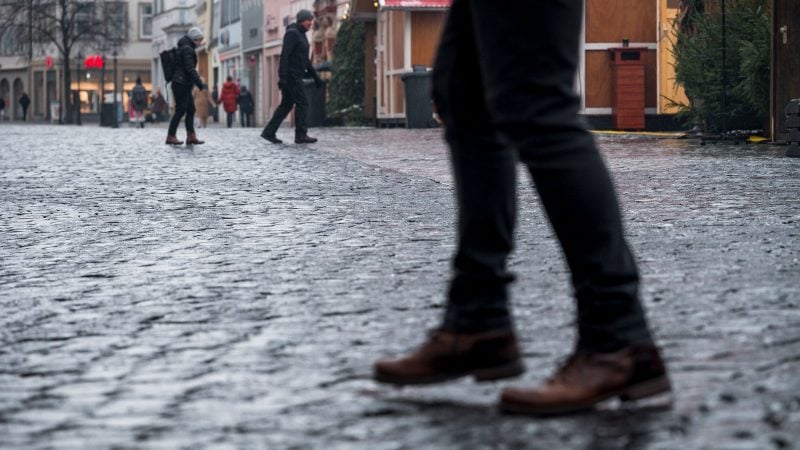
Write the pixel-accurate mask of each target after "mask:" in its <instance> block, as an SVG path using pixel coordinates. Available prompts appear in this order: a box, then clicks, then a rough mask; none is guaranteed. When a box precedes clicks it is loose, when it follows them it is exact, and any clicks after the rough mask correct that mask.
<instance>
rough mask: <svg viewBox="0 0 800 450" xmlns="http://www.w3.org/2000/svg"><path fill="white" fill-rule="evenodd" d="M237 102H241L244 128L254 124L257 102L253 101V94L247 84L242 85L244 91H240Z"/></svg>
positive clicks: (241, 118) (241, 120) (240, 112)
mask: <svg viewBox="0 0 800 450" xmlns="http://www.w3.org/2000/svg"><path fill="white" fill-rule="evenodd" d="M236 102H237V103H238V104H239V120H240V122H241V124H242V128H245V127H248V128H249V127H251V126H253V111H254V110H255V102H254V101H253V94H251V93H250V91H248V90H247V86H242V91H241V93H239V98H238V99H237V100H236Z"/></svg>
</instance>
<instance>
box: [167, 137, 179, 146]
mask: <svg viewBox="0 0 800 450" xmlns="http://www.w3.org/2000/svg"><path fill="white" fill-rule="evenodd" d="M166 144H167V145H182V144H183V141H179V140H178V138H176V137H175V136H173V135H169V136H167V142H166Z"/></svg>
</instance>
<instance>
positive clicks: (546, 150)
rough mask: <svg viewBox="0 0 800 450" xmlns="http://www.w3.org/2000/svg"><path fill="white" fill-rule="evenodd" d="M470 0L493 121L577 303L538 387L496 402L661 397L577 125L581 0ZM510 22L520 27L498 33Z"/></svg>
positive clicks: (618, 244)
mask: <svg viewBox="0 0 800 450" xmlns="http://www.w3.org/2000/svg"><path fill="white" fill-rule="evenodd" d="M470 3H471V5H472V7H473V8H474V14H473V16H472V17H473V18H474V28H475V39H476V42H477V46H478V52H479V54H480V58H479V60H480V63H481V73H482V75H483V76H484V80H485V85H486V99H487V105H488V108H489V111H490V115H491V117H492V123H493V124H494V126H495V128H496V130H497V131H498V132H499V134H500V136H501V137H502V138H503V139H504V140H505V141H506V142H508V143H509V144H511V145H513V146H514V147H515V148H517V149H518V151H519V154H520V160H521V161H522V162H524V163H525V164H526V165H527V166H528V168H529V170H530V172H531V174H532V175H533V178H534V182H535V185H536V188H537V190H538V192H539V195H540V197H541V200H542V203H543V205H544V207H545V209H546V211H547V214H548V217H549V219H550V221H551V223H552V225H553V228H554V230H555V232H556V234H557V236H558V239H559V241H560V243H561V246H562V248H563V250H564V254H565V256H566V259H567V263H568V265H569V268H570V271H571V273H572V283H573V286H574V289H575V296H576V298H577V303H578V305H577V310H578V342H577V349H576V352H575V354H574V355H573V356H572V357H571V358H570V359H569V360H568V362H567V364H565V365H564V366H563V367H562V368H561V369H559V371H558V373H557V374H556V375H555V376H554V377H552V378H551V379H550V380H549V381H547V382H546V383H544V384H543V385H542V386H539V387H536V388H534V389H507V390H506V391H504V393H503V396H502V403H501V405H502V406H503V408H504V409H505V410H507V411H511V412H526V413H533V414H560V413H567V412H572V411H576V410H580V409H586V408H591V407H593V406H594V405H595V404H597V403H598V402H600V401H602V400H605V399H608V398H611V397H617V396H619V397H620V398H622V399H623V400H625V399H635V398H642V397H647V396H651V395H655V394H658V393H662V392H667V391H669V389H670V387H669V380H668V378H667V374H666V369H665V367H664V364H663V362H662V361H661V358H660V355H659V353H658V350H657V349H656V348H655V347H654V345H653V341H652V337H651V335H650V332H649V330H648V327H647V322H646V319H645V316H644V312H643V310H642V306H641V303H640V301H639V297H638V284H639V275H638V271H637V268H636V265H635V263H634V259H633V256H632V255H631V252H630V250H629V249H628V246H627V244H626V242H625V238H624V236H623V228H622V220H621V214H620V211H619V206H618V203H617V199H616V195H615V193H614V188H613V185H612V182H611V178H610V176H609V174H608V171H607V169H606V167H605V165H604V163H603V160H602V158H601V157H600V155H599V153H598V151H597V148H596V147H595V145H594V141H593V139H592V137H591V135H590V134H589V133H588V132H587V131H586V130H585V129H584V127H583V125H582V123H581V122H580V120H579V119H578V117H577V111H578V108H579V101H578V97H577V96H576V95H575V93H574V88H573V86H574V79H575V78H574V77H575V73H576V67H577V58H578V50H579V42H578V41H579V38H580V25H581V16H582V11H583V1H582V0H552V1H549V2H544V3H531V2H514V1H510V0H508V1H499V2H492V3H491V4H489V3H487V2H481V1H478V0H470ZM519 17H525V18H526V20H528V22H527V23H526V25H525V26H519V27H499V26H498V24H507V23H514V22H515V20H517V19H518V18H519Z"/></svg>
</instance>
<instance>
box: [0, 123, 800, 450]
mask: <svg viewBox="0 0 800 450" xmlns="http://www.w3.org/2000/svg"><path fill="white" fill-rule="evenodd" d="M88 131H91V133H89V132H88ZM163 131H164V130H161V129H145V130H130V129H120V130H110V129H102V128H95V127H89V126H85V127H83V128H77V127H55V126H25V127H19V126H6V125H3V127H2V133H0V194H1V195H0V262H1V263H0V308H2V311H3V314H2V318H0V337H2V343H3V346H2V348H0V436H1V437H0V447H3V448H6V447H7V448H49V447H63V448H86V446H87V445H91V446H93V447H97V448H114V447H116V448H130V447H144V448H151V447H152V448H212V447H214V448H219V447H221V448H270V449H273V448H274V449H284V448H334V449H337V448H346V449H351V448H363V449H412V448H413V449H417V448H597V449H600V448H603V449H605V448H628V449H640V448H659V449H662V448H663V449H674V448H687V449H689V448H736V449H768V448H781V449H782V448H793V446H796V445H797V444H796V443H797V442H798V440H800V394H798V393H799V392H800V377H798V376H797V374H798V373H800V284H798V282H797V280H798V279H800V232H798V224H800V177H798V176H797V175H798V173H800V172H798V166H797V164H798V162H797V161H798V160H796V159H789V158H785V157H783V151H782V149H777V148H773V147H769V146H729V145H725V146H715V145H705V146H702V147H701V146H699V145H698V144H697V143H693V142H689V141H682V140H653V139H645V138H640V137H630V136H628V137H626V136H618V137H613V138H612V137H599V138H598V139H599V142H600V146H601V149H602V151H603V155H604V157H605V158H606V161H607V162H608V165H609V167H610V169H611V172H612V175H613V177H614V180H615V183H616V185H617V188H618V191H619V196H620V200H621V203H622V206H623V210H624V211H623V213H624V215H625V218H626V220H627V221H626V225H627V234H628V236H629V239H630V241H631V243H632V246H633V248H634V250H635V252H636V254H637V256H638V258H639V262H640V267H641V270H642V276H643V285H642V288H643V292H642V294H643V297H644V300H645V303H646V305H647V307H648V314H649V317H650V319H651V322H652V325H653V328H654V331H655V333H656V335H657V336H658V339H659V342H660V343H661V344H662V345H663V347H664V353H665V356H666V358H667V360H668V363H669V365H670V368H671V370H672V377H673V383H674V386H675V389H676V391H675V399H674V400H675V404H674V407H673V408H672V409H671V410H664V409H663V408H640V409H628V408H625V407H620V408H617V409H614V408H611V409H606V410H602V411H598V412H593V413H586V414H579V415H576V416H572V417H565V418H555V419H548V420H537V419H532V418H527V417H506V416H502V415H500V414H499V413H497V412H496V410H495V407H494V404H495V401H496V398H497V394H498V392H499V390H500V389H501V388H502V387H504V386H507V385H511V384H525V383H533V382H534V381H536V380H540V379H541V378H543V377H546V376H547V375H549V374H550V372H551V370H552V367H553V365H554V364H556V363H557V361H558V360H559V358H561V357H562V356H563V355H564V354H566V353H567V352H568V350H569V349H570V346H571V340H572V339H573V338H574V336H573V334H572V333H573V331H572V327H571V323H572V320H573V310H572V308H573V305H572V302H571V300H570V291H569V275H568V273H567V271H566V269H565V267H564V264H563V262H562V260H561V254H560V250H559V248H558V246H557V243H556V242H555V240H554V239H553V237H552V231H551V230H550V228H549V225H548V224H547V222H546V219H545V217H544V215H543V214H542V212H541V210H540V209H539V207H538V200H537V198H536V195H535V192H534V190H533V189H532V187H531V186H530V185H529V183H525V180H527V178H525V176H521V177H520V180H521V181H522V187H521V189H520V194H519V196H520V200H521V201H520V205H521V210H520V213H519V227H518V231H517V235H518V239H517V250H516V251H515V253H514V254H513V257H512V260H511V261H510V262H509V264H510V266H511V267H512V269H513V271H514V272H517V273H520V274H528V275H529V276H525V277H521V279H520V281H518V282H517V283H516V284H515V285H514V286H513V288H512V289H513V297H514V310H515V314H516V318H517V327H518V329H519V333H520V338H521V341H522V346H523V351H524V352H525V353H524V354H525V359H526V364H527V365H528V367H529V369H528V372H527V373H526V374H525V375H524V376H522V377H521V378H520V379H519V380H517V381H514V382H509V383H489V384H474V383H472V382H469V381H459V382H454V383H451V384H447V385H443V386H439V387H433V388H413V389H410V388H409V389H404V390H394V389H387V388H384V387H382V386H377V385H375V384H374V383H372V382H371V381H370V380H369V374H370V368H371V364H372V362H373V360H374V359H375V358H376V357H378V356H383V355H387V354H393V353H397V352H399V351H402V350H404V349H407V348H409V347H411V346H413V345H415V344H417V343H419V342H420V341H421V340H422V339H423V337H424V330H425V329H427V328H429V327H431V326H433V325H435V323H436V320H437V319H438V318H439V316H440V314H441V311H442V310H441V308H442V304H443V296H444V292H445V289H446V284H447V280H448V278H449V275H450V274H449V257H450V255H451V253H452V251H453V241H454V235H453V229H454V224H453V217H454V209H453V203H454V201H453V189H452V183H453V181H452V178H451V176H450V172H449V163H448V157H447V149H446V147H445V146H444V144H443V141H442V136H441V132H440V131H439V130H414V131H411V130H402V129H381V130H376V129H347V128H343V129H321V130H319V132H318V133H317V135H318V137H319V138H320V142H319V143H318V144H315V145H311V146H304V147H300V146H294V145H286V146H274V145H267V144H263V143H262V142H261V140H260V139H259V138H258V136H257V132H251V131H249V130H241V129H233V130H227V129H213V128H212V129H208V130H207V131H206V132H205V133H204V134H203V137H204V138H206V139H207V144H206V145H204V146H202V147H196V148H194V149H193V150H189V149H185V148H179V149H172V148H166V147H165V146H164V145H163ZM611 406H614V405H613V404H612V405H611Z"/></svg>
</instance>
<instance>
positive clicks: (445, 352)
mask: <svg viewBox="0 0 800 450" xmlns="http://www.w3.org/2000/svg"><path fill="white" fill-rule="evenodd" d="M524 371H525V367H524V366H523V364H522V361H521V360H520V357H519V350H518V349H517V338H516V337H515V336H514V333H513V332H511V331H487V332H482V333H471V334H460V333H451V332H447V331H443V330H434V331H433V332H432V333H431V335H430V337H429V338H428V341H427V342H425V343H424V344H422V346H420V347H419V348H418V349H417V350H416V351H414V352H412V353H410V354H408V355H406V356H403V357H401V358H398V359H384V360H380V361H378V362H376V363H375V369H374V379H375V380H376V381H379V382H382V383H389V384H395V385H408V384H429V383H439V382H442V381H447V380H452V379H455V378H460V377H464V376H469V375H472V376H473V377H474V378H475V380H476V381H490V380H497V379H500V378H508V377H513V376H517V375H519V374H521V373H522V372H524Z"/></svg>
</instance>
